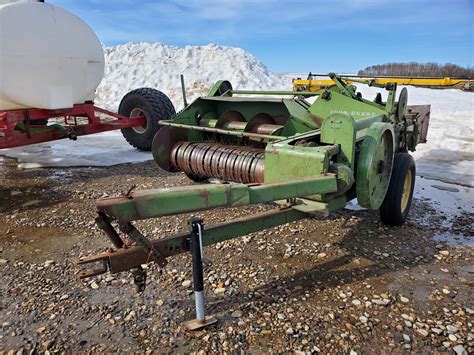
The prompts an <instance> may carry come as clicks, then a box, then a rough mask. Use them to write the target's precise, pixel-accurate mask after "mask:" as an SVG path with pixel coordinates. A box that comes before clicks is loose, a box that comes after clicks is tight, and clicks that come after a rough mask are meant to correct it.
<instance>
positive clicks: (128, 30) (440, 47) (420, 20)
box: [46, 0, 474, 72]
mask: <svg viewBox="0 0 474 355" xmlns="http://www.w3.org/2000/svg"><path fill="white" fill-rule="evenodd" d="M46 1H47V2H49V3H53V4H56V5H59V6H61V7H63V8H66V9H68V10H69V11H71V12H73V13H75V14H76V15H78V16H80V17H81V18H82V19H83V20H85V21H86V22H87V23H88V24H89V25H90V26H91V27H92V28H93V29H94V30H95V31H96V33H97V35H98V36H99V38H100V39H101V41H102V42H104V43H105V44H106V45H115V44H120V43H126V42H129V41H133V42H140V41H146V42H162V43H165V44H169V45H177V46H185V45H188V44H193V45H202V44H208V43H217V44H222V45H228V46H236V47H241V48H243V49H245V50H247V51H248V52H250V53H252V54H253V55H255V56H256V57H257V58H259V59H260V60H262V61H263V62H264V63H265V64H266V65H267V66H268V67H269V68H270V69H272V70H274V71H290V72H307V71H313V72H321V71H322V72H328V71H339V72H349V71H357V70H359V69H362V68H364V67H366V66H369V65H372V64H381V63H386V62H408V61H419V62H437V63H446V62H451V63H455V64H459V65H462V66H467V65H470V66H473V57H474V44H473V40H474V35H473V33H474V25H473V24H474V15H473V12H474V0H419V1H416V0H413V1H406V0H391V1H389V0H322V1H319V0H313V1H310V0H293V1H291V0H287V1H284V0H260V1H257V0H228V1H218V0H200V1H198V0H164V1H159V0H155V1H153V0H46Z"/></svg>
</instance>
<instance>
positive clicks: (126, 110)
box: [118, 88, 176, 151]
mask: <svg viewBox="0 0 474 355" xmlns="http://www.w3.org/2000/svg"><path fill="white" fill-rule="evenodd" d="M118 113H119V114H121V115H123V116H127V117H140V116H145V118H146V123H145V126H138V127H131V128H125V129H122V134H123V136H124V137H125V139H126V140H127V142H128V143H130V144H131V145H132V146H134V147H135V148H137V149H140V150H146V151H150V150H151V144H152V142H153V137H155V134H156V132H158V130H159V129H160V125H159V124H158V122H159V121H160V120H170V119H172V118H174V116H175V115H176V111H175V109H174V106H173V103H172V102H171V100H170V99H169V98H168V96H166V95H165V94H163V93H162V92H161V91H158V90H156V89H151V88H140V89H135V90H133V91H130V92H129V93H128V94H127V95H125V96H124V97H123V99H122V101H121V102H120V106H119V110H118Z"/></svg>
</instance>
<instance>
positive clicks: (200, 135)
mask: <svg viewBox="0 0 474 355" xmlns="http://www.w3.org/2000/svg"><path fill="white" fill-rule="evenodd" d="M330 77H331V79H332V80H333V81H334V84H335V86H336V90H331V91H329V90H326V91H324V92H323V93H322V94H321V96H320V97H319V98H318V99H317V100H316V101H315V102H314V103H313V104H309V103H308V102H307V101H305V100H303V99H302V98H301V96H308V95H315V94H318V93H314V92H311V93H307V92H298V93H295V92H281V91H280V92H260V93H259V92H252V91H237V90H232V87H231V85H230V83H228V82H222V81H221V82H218V83H217V84H216V86H215V87H214V88H213V89H212V90H211V93H210V94H209V96H206V97H201V98H199V99H197V100H195V101H194V102H193V103H191V104H190V105H189V106H187V107H186V108H185V109H184V110H183V111H181V112H180V113H178V115H177V116H176V117H175V118H174V119H172V120H162V121H161V122H160V124H161V125H162V126H163V127H162V128H161V129H160V130H159V131H158V133H157V134H156V135H155V138H154V140H153V144H152V151H153V157H154V159H155V161H156V163H157V164H158V166H160V167H161V168H162V169H164V170H166V171H169V172H184V173H185V174H186V175H187V176H188V177H189V178H191V179H192V180H194V181H196V182H203V181H206V180H207V179H208V178H215V179H218V180H219V181H220V182H221V183H218V184H205V185H202V184H201V185H191V186H183V187H172V188H162V189H154V190H143V191H132V192H130V193H129V194H127V195H126V196H122V197H112V198H106V199H100V200H99V201H98V202H97V210H98V213H99V215H98V217H97V219H96V221H97V224H98V226H99V227H100V228H101V229H102V230H103V231H104V232H105V233H106V235H107V236H108V237H109V239H110V240H111V241H112V243H113V244H114V246H115V248H116V249H115V250H110V251H108V252H107V253H104V254H101V255H99V256H96V257H92V258H87V259H81V260H80V261H79V264H80V265H87V264H93V263H100V264H101V267H100V268H97V269H92V270H90V271H86V272H84V273H81V274H80V277H81V278H86V277H90V276H94V275H98V274H100V273H103V272H105V271H107V270H109V271H110V272H112V273H115V272H121V271H126V270H133V271H132V272H133V276H134V280H135V283H136V285H137V289H138V290H139V291H142V290H143V289H144V287H145V285H146V273H145V270H143V268H142V266H141V265H142V264H146V263H148V262H152V261H153V262H155V263H157V264H158V265H160V266H162V267H163V266H165V265H166V258H168V257H170V256H173V255H177V254H180V253H184V252H191V253H192V256H193V280H194V291H195V300H196V320H194V321H192V322H190V323H188V324H187V325H188V327H189V329H197V328H200V327H203V326H205V325H208V324H210V323H212V322H214V321H215V320H214V319H212V318H208V317H206V316H205V314H204V296H203V270H202V262H203V247H205V246H209V245H212V244H214V243H218V242H222V241H225V240H228V239H232V238H236V237H239V236H243V235H246V234H249V233H253V232H257V231H261V230H264V229H267V228H271V227H275V226H278V225H281V224H284V223H289V222H292V221H296V220H299V219H302V218H305V217H307V216H308V215H309V214H312V213H315V212H324V213H328V212H330V211H333V210H336V209H340V208H343V207H344V206H345V204H346V203H347V202H348V201H350V200H352V199H354V198H355V197H357V199H358V201H359V204H360V205H362V206H363V207H366V208H370V209H379V208H381V211H382V212H381V216H382V220H383V221H384V222H385V223H388V224H401V223H403V221H404V220H405V218H406V215H407V213H408V210H409V206H410V203H411V196H412V194H413V181H414V170H413V171H412V170H410V173H409V172H408V170H407V169H414V168H413V167H414V165H410V164H411V163H410V156H409V155H408V154H406V153H405V152H406V151H407V150H414V149H415V146H416V144H417V143H418V142H419V141H420V132H422V135H421V139H422V140H423V135H426V129H427V117H429V109H428V110H425V109H422V108H421V107H419V106H417V107H413V108H411V107H410V106H408V107H407V106H406V102H407V95H406V92H405V91H402V95H401V96H400V99H399V102H396V101H395V90H396V84H393V85H387V87H386V89H387V90H388V91H389V93H388V98H387V102H385V103H383V102H381V99H380V97H376V99H375V100H374V101H368V100H365V99H363V98H362V97H361V95H360V94H357V93H356V92H355V89H354V88H353V87H352V86H349V85H346V84H345V83H344V82H343V81H342V80H341V79H340V78H339V77H338V76H336V75H335V74H330ZM238 94H247V95H255V94H264V95H280V96H281V95H283V96H287V95H293V96H294V95H296V94H297V95H298V97H293V98H289V99H285V98H268V97H265V98H259V99H256V98H253V97H250V98H249V97H235V96H233V95H238ZM421 116H423V117H421ZM395 153H398V154H395ZM392 166H394V169H396V171H397V174H396V176H397V177H396V178H391V175H392V174H391V173H392ZM410 176H411V178H407V177H410ZM402 180H403V181H402ZM400 184H403V189H401V188H400ZM387 191H389V193H387ZM400 191H402V193H400ZM386 196H387V197H386ZM400 200H402V201H404V202H403V203H400ZM259 203H276V204H277V205H280V207H278V208H275V209H274V210H271V211H268V212H263V213H260V214H255V215H252V216H250V217H247V218H240V219H237V220H233V221H227V222H225V223H222V224H218V225H214V226H210V227H207V228H206V229H205V230H204V221H203V220H202V219H200V218H191V219H190V220H189V222H188V224H189V228H190V231H189V233H180V234H176V235H171V236H165V237H163V238H159V239H155V240H150V239H149V238H148V237H147V236H146V235H144V234H142V233H141V232H140V231H138V229H137V228H136V227H135V226H134V225H133V224H132V222H133V221H136V220H142V219H148V218H159V217H163V216H169V215H177V214H183V213H195V212H198V211H205V210H210V209H214V208H228V207H240V206H246V205H250V204H259ZM116 225H117V226H118V229H117V227H116ZM123 235H125V236H126V237H127V238H126V239H127V240H129V241H131V242H132V243H131V244H130V243H128V244H127V243H126V242H125V239H123V238H122V236H123Z"/></svg>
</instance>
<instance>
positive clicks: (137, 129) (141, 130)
mask: <svg viewBox="0 0 474 355" xmlns="http://www.w3.org/2000/svg"><path fill="white" fill-rule="evenodd" d="M141 116H144V117H145V125H144V126H135V127H132V129H133V130H134V131H135V132H137V133H138V134H142V133H144V132H145V131H146V126H147V125H146V122H147V120H146V113H145V112H143V111H142V110H141V109H139V108H134V109H133V110H132V111H130V117H141Z"/></svg>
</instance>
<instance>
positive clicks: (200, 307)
mask: <svg viewBox="0 0 474 355" xmlns="http://www.w3.org/2000/svg"><path fill="white" fill-rule="evenodd" d="M188 224H189V228H190V230H191V252H192V254H193V287H194V298H195V302H196V319H193V320H190V321H188V322H186V323H185V325H186V327H187V328H188V329H189V330H198V329H202V328H204V327H207V326H208V325H210V324H214V323H215V322H217V319H216V318H214V317H212V316H207V317H206V315H205V310H204V275H203V270H202V232H203V230H204V225H203V220H202V218H191V219H190V220H189V221H188Z"/></svg>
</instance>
